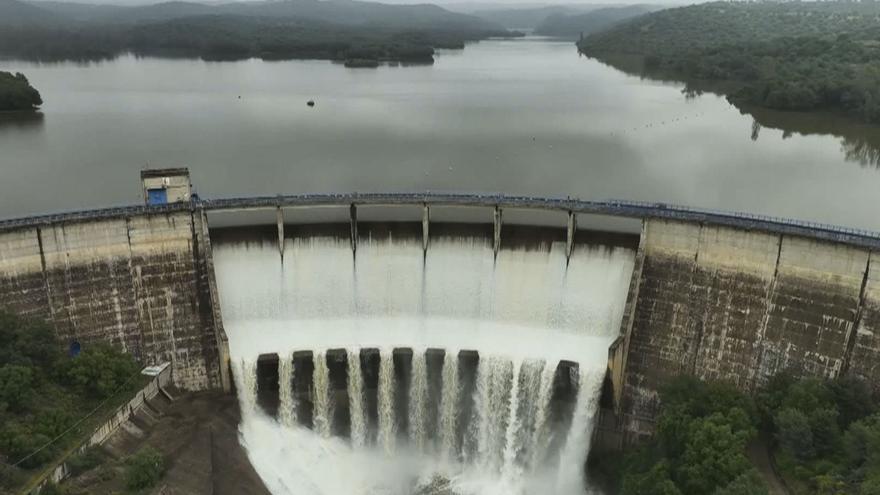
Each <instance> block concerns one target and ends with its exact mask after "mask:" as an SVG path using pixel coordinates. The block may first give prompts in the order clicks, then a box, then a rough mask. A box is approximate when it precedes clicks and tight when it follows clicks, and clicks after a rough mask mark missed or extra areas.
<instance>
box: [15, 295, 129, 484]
mask: <svg viewBox="0 0 880 495" xmlns="http://www.w3.org/2000/svg"><path fill="white" fill-rule="evenodd" d="M61 349H62V346H61V345H60V344H59V343H58V342H57V340H56V338H55V334H54V331H53V330H52V329H51V328H50V327H49V326H48V325H46V324H45V323H43V322H40V321H32V320H25V319H21V318H18V317H15V316H13V315H10V314H8V313H4V312H2V311H0V493H3V492H4V490H8V489H11V488H13V487H20V486H21V485H22V484H24V483H26V482H27V481H28V480H29V479H30V478H31V477H33V476H34V475H36V474H37V473H39V472H40V470H41V469H42V468H45V467H47V466H49V465H51V464H50V463H51V462H52V461H54V460H55V459H57V458H58V457H59V456H60V455H62V454H63V453H64V452H65V451H66V450H67V449H70V448H72V447H75V446H77V445H79V444H80V443H81V442H82V440H83V439H84V437H85V436H87V435H91V434H92V430H93V429H94V428H95V427H96V426H97V424H98V423H100V422H102V421H103V420H104V419H105V418H104V417H103V416H104V415H105V414H106V412H107V411H110V410H113V409H114V408H115V407H116V406H118V402H123V401H125V400H128V399H130V398H131V396H132V394H134V393H135V392H136V391H137V390H139V389H140V388H141V387H142V386H143V384H144V381H145V380H146V377H143V376H142V375H140V373H139V371H140V366H139V365H138V364H137V363H136V362H135V361H134V359H133V358H132V357H131V355H129V354H124V353H121V352H119V351H117V350H115V349H113V348H111V347H109V346H106V345H93V346H86V347H84V348H83V350H82V352H81V353H79V355H77V356H74V357H71V356H69V355H67V354H66V353H64V352H62V350H61ZM120 397H121V398H122V400H119V398H120ZM93 412H95V414H92V415H91V416H90V414H91V413H93ZM102 413H104V414H102ZM86 417H88V418H89V419H88V420H86V421H83V422H80V420H81V419H82V418H86ZM53 440H54V441H53Z"/></svg>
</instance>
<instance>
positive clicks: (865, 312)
mask: <svg viewBox="0 0 880 495" xmlns="http://www.w3.org/2000/svg"><path fill="white" fill-rule="evenodd" d="M862 294H863V297H862V307H861V311H860V313H859V318H858V326H857V327H856V333H855V337H854V339H853V350H852V354H851V356H850V359H849V361H848V362H847V364H848V366H847V368H848V370H847V372H848V373H850V374H852V375H853V376H858V377H861V378H863V379H865V380H867V381H868V383H872V384H874V386H875V387H876V388H880V253H877V252H874V253H871V261H870V270H869V271H868V277H867V278H866V279H865V288H864V290H863V292H862Z"/></svg>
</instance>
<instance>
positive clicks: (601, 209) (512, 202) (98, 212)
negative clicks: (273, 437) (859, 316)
mask: <svg viewBox="0 0 880 495" xmlns="http://www.w3.org/2000/svg"><path fill="white" fill-rule="evenodd" d="M352 205H353V206H404V205H414V206H469V207H484V208H497V209H505V208H516V209H536V210H548V211H560V212H565V213H572V214H594V215H608V216H615V217H622V218H635V219H646V218H660V219H669V220H679V221H684V222H694V223H707V224H713V225H723V226H728V227H735V228H740V229H746V230H759V231H765V232H772V233H779V234H789V235H797V236H802V237H808V238H814V239H821V240H826V241H832V242H840V243H844V244H849V245H854V246H861V247H868V248H873V249H878V248H880V232H876V231H870V230H864V229H855V228H848V227H841V226H835V225H828V224H822V223H816V222H807V221H801V220H791V219H785V218H779V217H772V216H767V215H756V214H750V213H740V212H729V211H721V210H710V209H701V208H692V207H687V206H677V205H670V204H666V203H650V202H642V201H625V200H604V201H587V200H580V199H572V198H548V197H534V196H509V195H504V194H463V193H436V192H424V193H342V194H336V193H326V194H296V195H277V196H254V197H239V198H223V199H200V200H194V201H192V202H190V203H172V204H167V205H158V206H156V205H154V206H143V205H137V206H122V207H113V208H101V209H93V210H80V211H71V212H63V213H55V214H48V215H35V216H29V217H23V218H15V219H8V220H0V231H3V230H13V229H17V228H24V227H33V226H39V225H47V224H53V223H59V222H76V221H84V220H95V219H102V218H117V217H126V216H131V215H139V214H149V213H163V212H175V211H185V210H191V209H193V210H194V209H201V210H205V211H233V210H265V209H274V208H287V207H320V206H352Z"/></svg>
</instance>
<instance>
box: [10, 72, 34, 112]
mask: <svg viewBox="0 0 880 495" xmlns="http://www.w3.org/2000/svg"><path fill="white" fill-rule="evenodd" d="M42 104H43V99H42V97H40V92H39V91H37V90H36V89H34V88H33V86H31V85H30V83H29V82H28V80H27V78H26V77H25V76H24V74H21V73H15V74H11V73H9V72H0V110H31V109H34V108H36V107H38V106H40V105H42Z"/></svg>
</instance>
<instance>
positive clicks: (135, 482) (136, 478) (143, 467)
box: [125, 447, 166, 490]
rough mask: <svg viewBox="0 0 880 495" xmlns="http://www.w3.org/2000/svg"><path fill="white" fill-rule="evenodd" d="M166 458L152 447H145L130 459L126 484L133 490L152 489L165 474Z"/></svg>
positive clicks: (127, 465) (126, 470) (127, 466)
mask: <svg viewBox="0 0 880 495" xmlns="http://www.w3.org/2000/svg"><path fill="white" fill-rule="evenodd" d="M165 469H166V464H165V457H164V456H162V454H161V453H160V452H159V451H157V450H156V449H153V448H151V447H144V448H143V449H141V450H140V451H139V452H138V453H137V454H135V455H133V456H131V457H129V458H128V460H127V462H126V469H125V484H126V486H128V488H129V489H131V490H143V489H145V488H150V487H152V486H154V485H155V484H156V483H158V482H159V480H160V479H162V476H163V475H164V474H165Z"/></svg>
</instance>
